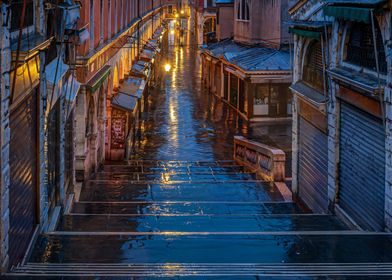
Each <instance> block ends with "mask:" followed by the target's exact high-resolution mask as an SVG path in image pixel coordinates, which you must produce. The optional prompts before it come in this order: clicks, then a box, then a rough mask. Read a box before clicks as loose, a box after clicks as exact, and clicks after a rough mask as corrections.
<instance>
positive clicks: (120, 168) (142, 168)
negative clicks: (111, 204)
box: [100, 165, 247, 174]
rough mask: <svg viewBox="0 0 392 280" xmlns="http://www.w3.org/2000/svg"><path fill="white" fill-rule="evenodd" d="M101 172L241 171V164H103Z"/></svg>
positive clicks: (242, 168) (243, 170)
mask: <svg viewBox="0 0 392 280" xmlns="http://www.w3.org/2000/svg"><path fill="white" fill-rule="evenodd" d="M100 172H101V173H115V174H124V173H208V174H209V173H243V172H247V170H246V169H245V168H244V167H243V166H239V165H230V166H197V165H196V166H195V165H185V166H155V165H154V166H150V165H135V166H134V165H130V166H129V165H105V166H104V167H103V168H102V170H101V171H100Z"/></svg>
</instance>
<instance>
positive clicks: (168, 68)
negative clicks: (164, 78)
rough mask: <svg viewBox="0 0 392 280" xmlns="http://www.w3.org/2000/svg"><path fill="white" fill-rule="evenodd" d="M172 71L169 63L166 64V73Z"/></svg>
mask: <svg viewBox="0 0 392 280" xmlns="http://www.w3.org/2000/svg"><path fill="white" fill-rule="evenodd" d="M170 69H171V65H170V64H169V63H166V64H165V71H166V72H169V71H170Z"/></svg>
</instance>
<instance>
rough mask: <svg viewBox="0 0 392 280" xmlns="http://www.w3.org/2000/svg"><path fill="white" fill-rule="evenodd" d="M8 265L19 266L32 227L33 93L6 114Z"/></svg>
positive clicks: (34, 182)
mask: <svg viewBox="0 0 392 280" xmlns="http://www.w3.org/2000/svg"><path fill="white" fill-rule="evenodd" d="M10 130H11V135H10V136H11V139H10V172H11V174H10V175H11V178H10V206H9V207H10V234H9V258H10V265H16V264H18V263H20V262H21V261H22V259H23V256H24V254H25V253H26V250H27V247H28V245H29V242H30V240H31V238H32V236H33V233H34V230H35V226H36V219H37V217H36V215H37V210H36V207H37V179H36V174H37V170H36V164H37V152H36V151H37V91H36V90H34V91H33V92H32V93H31V94H30V96H28V97H27V98H26V99H25V100H23V101H22V102H21V103H20V104H19V105H18V106H17V108H15V109H13V110H12V112H11V114H10Z"/></svg>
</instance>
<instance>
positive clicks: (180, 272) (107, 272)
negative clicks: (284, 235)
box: [7, 263, 392, 279]
mask: <svg viewBox="0 0 392 280" xmlns="http://www.w3.org/2000/svg"><path fill="white" fill-rule="evenodd" d="M12 275H13V276H21V275H25V276H28V275H31V276H41V277H45V276H69V277H72V276H74V277H76V276H80V277H160V279H165V278H161V277H170V279H173V277H176V278H175V279H177V277H189V276H191V277H192V279H205V278H195V277H225V278H222V279H228V278H227V277H235V278H230V279H248V278H246V277H251V276H259V277H263V276H264V277H290V279H293V278H291V277H306V278H295V279H316V278H312V277H319V276H329V277H330V276H334V277H337V276H345V277H347V276H358V275H360V276H362V277H363V276H381V277H383V276H388V275H392V264H391V263H384V264H380V263H363V264H356V263H347V264H344V263H331V264H324V263H302V264H286V263H275V264H258V263H236V264H233V263H216V264H194V263H157V264H149V263H146V264H97V263H91V264H80V263H68V264H42V263H28V264H26V265H24V266H20V267H18V268H16V269H14V270H13V271H12V273H9V274H8V275H7V276H8V277H10V276H12ZM244 277H245V278H244ZM264 277H263V279H267V278H264ZM105 279H106V278H105ZM117 279H118V278H117ZM143 279H145V278H143ZM149 279H151V278H149ZM219 279H220V278H219ZM250 279H254V278H250ZM257 279H258V278H257ZM280 279H282V278H280ZM317 279H320V278H317ZM328 279H331V278H328ZM339 279H342V278H339ZM344 279H347V278H344ZM361 279H367V278H361ZM377 279H380V278H377Z"/></svg>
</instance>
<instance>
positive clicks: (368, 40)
mask: <svg viewBox="0 0 392 280" xmlns="http://www.w3.org/2000/svg"><path fill="white" fill-rule="evenodd" d="M375 27H376V30H375V31H376V32H375V33H376V44H377V52H378V61H379V66H380V72H381V73H386V72H387V62H386V59H385V50H384V44H383V40H382V36H381V32H380V28H379V27H378V25H377V23H375ZM349 36H350V37H349V40H348V43H347V52H346V61H347V62H350V63H352V64H355V65H358V66H361V67H364V68H367V69H370V70H373V71H377V67H376V56H375V54H374V45H373V32H372V26H371V24H365V23H355V24H354V25H353V27H352V28H351V32H350V35H349Z"/></svg>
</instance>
